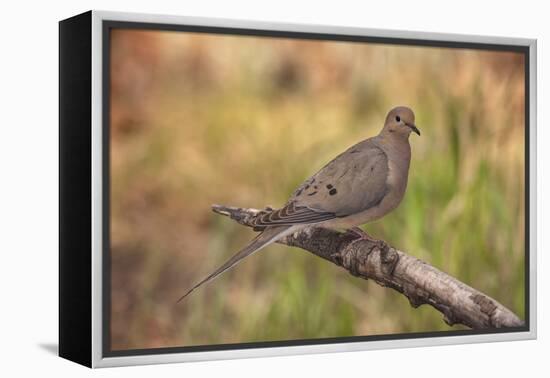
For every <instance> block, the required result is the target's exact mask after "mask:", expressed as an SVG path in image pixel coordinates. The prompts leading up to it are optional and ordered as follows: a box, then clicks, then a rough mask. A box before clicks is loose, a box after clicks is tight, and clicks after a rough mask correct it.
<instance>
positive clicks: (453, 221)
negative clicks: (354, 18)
mask: <svg viewBox="0 0 550 378" xmlns="http://www.w3.org/2000/svg"><path fill="white" fill-rule="evenodd" d="M396 105H407V106H410V107H412V108H413V109H414V111H415V113H416V123H417V125H418V126H419V128H420V130H421V131H422V136H421V137H417V136H416V135H411V145H412V149H413V159H412V162H411V170H410V175H409V185H408V190H407V194H406V196H405V199H404V200H403V202H402V204H401V205H400V206H399V207H398V208H397V209H396V210H395V211H394V212H393V213H392V214H390V215H388V216H386V217H385V218H384V219H383V220H380V221H378V222H375V223H372V224H369V225H366V226H365V227H364V228H365V229H366V230H367V231H368V232H369V233H370V234H371V235H373V236H375V237H378V238H381V239H384V240H386V241H387V242H388V243H390V244H391V245H392V246H394V247H396V248H399V249H402V250H404V251H407V252H408V253H410V254H412V255H414V256H416V257H418V258H420V259H423V260H425V261H427V262H429V263H430V264H432V265H434V266H435V267H437V268H439V269H441V270H443V271H445V272H447V273H449V274H451V275H453V276H454V277H456V278H458V279H459V280H461V281H463V282H465V283H466V284H468V285H470V286H473V287H474V288H476V289H478V290H480V291H482V292H484V293H486V294H488V295H490V296H492V297H493V298H495V299H496V300H498V301H499V302H501V303H502V304H504V305H505V306H507V307H509V308H510V309H511V310H512V311H514V312H515V313H516V314H518V315H519V316H520V317H521V318H524V278H525V277H524V241H525V239H524V227H525V217H524V211H525V208H524V200H523V198H524V194H525V193H524V190H525V187H524V174H525V171H524V148H525V146H524V124H525V119H524V60H523V56H522V55H520V54H517V53H506V52H490V51H481V50H466V49H446V48H428V47H405V46H390V45H383V44H362V43H349V42H346V43H344V42H322V41H305V40H292V39H276V38H261V37H244V36H229V35H206V34H193V33H183V32H161V31H142V30H130V29H128V30H124V29H115V30H114V31H112V33H111V114H110V126H111V263H112V276H111V282H112V295H111V311H112V312H111V336H112V339H111V346H112V349H114V350H121V349H135V348H156V347H170V346H189V345H204V344H221V343H238V342H254V341H270V340H292V339H304V338H326V337H341V336H354V335H375V334H390V333H404V332H425V331H444V330H451V329H460V327H459V326H454V327H450V326H448V325H447V324H445V323H444V322H443V320H442V316H441V314H440V313H438V312H437V311H435V310H434V309H432V308H431V307H428V306H421V307H420V308H418V309H413V308H412V307H411V306H410V305H409V303H408V301H407V299H406V298H405V297H404V296H402V295H401V294H398V293H396V292H394V291H392V290H390V289H385V288H382V287H379V286H378V285H376V284H375V283H373V282H371V281H365V280H362V279H359V278H356V277H353V276H351V275H350V274H348V273H347V272H346V271H344V270H343V269H341V268H338V267H336V266H335V265H333V264H330V263H328V262H326V261H324V260H322V259H320V258H318V257H315V256H313V255H312V254H310V253H308V252H305V251H301V250H299V249H293V248H289V247H285V246H279V245H273V246H270V247H268V248H266V249H265V250H263V251H261V252H260V253H257V254H254V255H253V256H251V257H249V258H248V259H246V260H244V261H243V262H242V263H241V264H239V265H238V266H237V267H235V268H234V269H232V270H230V271H229V272H227V273H225V274H223V275H222V276H221V277H220V278H219V279H217V280H216V281H214V282H213V283H211V284H208V285H207V286H204V287H202V288H200V289H199V290H197V291H196V292H194V293H193V294H192V295H191V296H190V297H188V298H187V299H186V300H184V301H183V302H181V303H179V304H178V305H175V302H176V300H177V299H178V298H179V297H180V295H182V294H183V293H184V292H185V291H186V289H187V288H189V286H191V285H192V284H194V283H195V282H196V281H198V280H199V279H201V278H203V277H204V276H205V275H206V274H208V273H210V272H211V271H212V270H214V269H215V268H217V267H218V266H219V265H221V264H222V263H223V262H225V261H226V260H227V259H228V258H229V257H230V256H232V255H233V254H234V253H235V252H236V251H237V250H238V249H239V248H241V247H242V246H243V245H244V244H246V243H247V242H248V241H249V240H250V239H251V238H252V237H253V236H254V232H253V231H251V230H250V229H248V228H246V227H243V226H240V225H238V224H237V223H235V222H233V221H231V220H229V219H227V218H225V217H222V216H219V215H216V214H214V213H212V212H211V210H210V206H211V204H213V203H220V204H227V205H234V206H244V207H257V208H262V207H265V206H266V205H271V206H274V207H277V206H281V205H283V204H284V203H285V201H286V200H287V198H288V196H289V195H290V194H291V193H292V191H293V190H294V189H295V188H296V187H297V186H298V185H299V184H300V183H301V182H302V181H303V180H304V179H306V178H307V177H309V176H310V175H311V174H313V173H315V172H316V171H317V170H318V169H319V168H320V167H322V166H323V165H324V164H325V163H327V162H328V161H329V160H331V159H332V158H333V157H334V156H336V155H337V154H338V153H340V152H341V151H343V150H344V149H346V148H347V147H349V146H351V145H352V144H354V143H356V142H358V141H360V140H362V139H365V138H368V137H371V136H374V135H375V134H377V133H378V132H379V130H380V128H381V126H382V124H383V121H384V117H385V115H386V113H387V111H388V110H389V109H390V108H392V107H393V106H396Z"/></svg>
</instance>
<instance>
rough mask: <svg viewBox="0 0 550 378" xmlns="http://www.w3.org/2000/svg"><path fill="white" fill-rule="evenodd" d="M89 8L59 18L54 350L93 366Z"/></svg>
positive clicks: (61, 354)
mask: <svg viewBox="0 0 550 378" xmlns="http://www.w3.org/2000/svg"><path fill="white" fill-rule="evenodd" d="M91 63H92V12H91V11H88V12H86V13H82V14H80V15H77V16H74V17H71V18H68V19H66V20H63V21H60V22H59V356H61V357H63V358H66V359H68V360H71V361H73V362H76V363H79V364H81V365H84V366H87V367H92V266H91V265H92V264H91V263H92V261H91V257H92V255H91V253H92V234H91V233H92V211H91V210H92V204H91V198H92V191H91V177H92V172H91V170H92V165H91V164H92V138H91V131H92V129H91V127H92V113H91V104H92V65H91Z"/></svg>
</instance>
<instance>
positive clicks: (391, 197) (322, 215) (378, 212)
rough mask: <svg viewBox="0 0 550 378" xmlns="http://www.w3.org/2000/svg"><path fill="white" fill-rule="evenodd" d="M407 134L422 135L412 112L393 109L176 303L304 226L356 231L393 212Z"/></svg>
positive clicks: (403, 181) (259, 219)
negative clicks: (375, 129) (381, 123)
mask: <svg viewBox="0 0 550 378" xmlns="http://www.w3.org/2000/svg"><path fill="white" fill-rule="evenodd" d="M411 132H415V133H416V134H418V135H420V131H419V130H418V128H417V127H416V125H415V124H414V113H413V111H412V110H411V109H409V108H407V107H404V106H399V107H396V108H394V109H392V110H391V111H390V112H389V113H388V115H387V116H386V121H385V122H384V127H383V128H382V131H380V133H379V134H378V135H377V136H375V137H372V138H369V139H366V140H364V141H362V142H359V143H357V144H356V145H354V146H352V147H350V148H348V149H347V150H346V151H344V152H343V153H341V154H340V155H338V156H337V157H336V158H334V159H333V160H332V161H330V162H329V163H328V164H327V165H325V166H324V167H323V168H321V170H319V172H317V173H316V174H314V175H313V176H311V177H310V178H309V179H307V180H306V181H305V182H304V183H303V184H302V185H300V187H298V189H296V191H295V192H294V193H293V194H292V196H291V197H290V199H289V200H288V202H287V203H286V205H285V206H284V207H282V208H280V209H276V210H272V209H269V210H264V211H261V212H260V213H258V214H257V215H256V216H255V218H254V219H253V221H252V223H253V225H254V226H255V229H256V230H262V232H261V233H260V234H259V235H258V236H257V237H256V238H254V239H253V240H252V241H251V242H250V243H249V244H248V245H247V246H246V247H244V248H243V249H241V250H240V251H239V252H238V253H237V254H235V255H234V256H233V257H232V258H230V259H229V260H228V261H227V262H226V263H225V264H223V265H222V266H221V267H219V268H218V269H217V270H215V271H214V272H213V273H211V274H210V275H208V276H207V277H205V278H204V279H203V280H202V281H200V282H198V283H197V284H196V285H194V286H193V287H192V288H191V289H189V290H188V291H187V292H186V293H185V294H184V295H183V296H182V297H181V298H180V299H179V300H178V302H179V301H181V300H182V299H183V298H185V297H186V296H188V295H189V294H190V293H191V292H192V291H194V290H195V289H197V288H198V287H199V286H201V285H203V284H205V283H207V282H210V281H212V280H213V279H215V278H216V277H217V276H219V275H220V274H221V273H223V272H225V271H226V270H228V269H230V268H231V267H233V266H235V265H236V264H237V263H238V262H239V261H241V260H242V259H244V258H245V257H247V256H249V255H251V254H252V253H254V252H256V251H258V250H260V249H262V248H263V247H265V246H267V245H269V244H271V243H273V242H275V241H277V240H279V239H281V238H283V237H285V236H287V235H289V234H292V233H295V232H297V231H299V230H301V229H303V228H305V227H310V226H312V225H315V226H321V227H330V228H345V229H349V228H354V229H355V230H360V229H357V226H359V225H362V224H365V223H368V222H372V221H374V220H377V219H380V218H382V217H383V216H384V215H386V214H388V213H389V212H391V211H392V210H393V209H395V208H396V207H397V206H398V205H399V203H400V202H401V200H402V199H403V196H404V194H405V190H406V188H407V179H408V175H409V164H410V161H411V146H410V144H409V135H410V134H411ZM359 232H360V231H359ZM364 235H365V236H366V237H368V235H367V234H366V233H365V234H364Z"/></svg>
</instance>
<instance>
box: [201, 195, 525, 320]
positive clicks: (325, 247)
mask: <svg viewBox="0 0 550 378" xmlns="http://www.w3.org/2000/svg"><path fill="white" fill-rule="evenodd" d="M212 210H213V211H214V212H216V213H218V214H222V215H226V216H229V217H230V218H231V219H233V220H235V221H237V222H238V223H240V224H242V225H245V226H248V227H252V223H251V221H252V219H253V217H254V216H255V215H256V214H257V213H258V212H260V210H257V209H246V208H236V207H229V206H220V205H213V206H212ZM278 243H281V244H286V245H289V246H293V247H299V248H301V249H304V250H306V251H308V252H311V253H313V254H315V255H316V256H319V257H321V258H323V259H325V260H328V261H330V262H332V263H334V264H336V265H338V266H341V267H342V268H344V269H346V270H347V271H348V272H349V273H351V274H352V275H354V276H357V277H361V278H363V279H371V280H373V281H374V282H376V283H377V284H379V285H381V286H384V287H390V288H392V289H394V290H396V291H398V292H399V293H401V294H403V295H405V296H406V297H407V298H408V300H409V302H410V304H411V306H412V307H414V308H416V307H418V306H420V305H422V304H428V305H430V306H432V307H434V308H435V309H437V310H438V311H440V312H441V313H442V314H443V319H444V321H445V322H446V323H447V324H449V325H453V324H464V325H466V326H468V327H470V328H474V329H482V328H501V327H521V326H523V325H524V322H523V321H522V320H521V319H519V318H518V316H516V315H515V314H514V313H513V312H512V311H510V310H509V309H507V308H506V307H504V306H503V305H502V304H500V303H498V302H497V301H496V300H494V299H493V298H491V297H489V296H487V295H485V294H483V293H481V292H479V291H477V290H476V289H474V288H472V287H470V286H468V285H466V284H464V283H462V282H460V281H459V280H457V279H456V278H454V277H451V276H449V275H448V274H446V273H444V272H442V271H440V270H438V269H436V268H434V267H433V266H431V265H429V264H427V263H426V262H424V261H421V260H419V259H417V258H415V257H412V256H410V255H408V254H406V253H405V252H402V251H399V250H397V249H395V248H392V247H390V246H388V245H387V244H386V243H385V242H376V241H371V240H366V239H364V238H360V237H359V236H358V235H356V234H354V233H353V232H343V233H342V232H338V231H336V230H332V229H328V228H322V227H310V228H307V229H304V230H302V231H299V232H297V233H295V234H293V235H289V236H287V237H285V238H283V239H281V240H279V241H278Z"/></svg>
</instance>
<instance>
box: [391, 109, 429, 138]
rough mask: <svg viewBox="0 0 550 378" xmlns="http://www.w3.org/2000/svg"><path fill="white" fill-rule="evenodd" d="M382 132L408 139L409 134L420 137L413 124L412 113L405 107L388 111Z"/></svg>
mask: <svg viewBox="0 0 550 378" xmlns="http://www.w3.org/2000/svg"><path fill="white" fill-rule="evenodd" d="M382 132H383V133H388V134H390V135H394V136H400V137H405V138H408V137H409V135H410V134H411V132H414V133H416V134H418V135H420V130H418V128H417V127H416V125H415V124H414V113H413V111H412V110H411V109H410V108H407V107H406V106H398V107H396V108H393V109H392V110H390V112H389V113H388V115H387V116H386V122H385V123H384V129H383V130H382Z"/></svg>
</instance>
